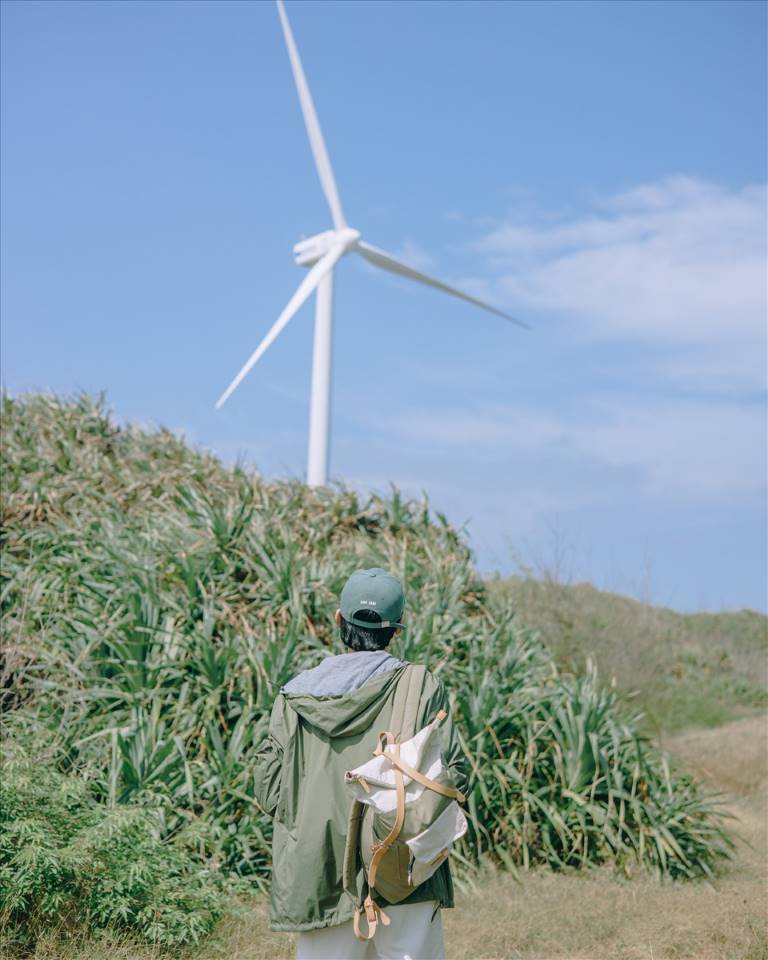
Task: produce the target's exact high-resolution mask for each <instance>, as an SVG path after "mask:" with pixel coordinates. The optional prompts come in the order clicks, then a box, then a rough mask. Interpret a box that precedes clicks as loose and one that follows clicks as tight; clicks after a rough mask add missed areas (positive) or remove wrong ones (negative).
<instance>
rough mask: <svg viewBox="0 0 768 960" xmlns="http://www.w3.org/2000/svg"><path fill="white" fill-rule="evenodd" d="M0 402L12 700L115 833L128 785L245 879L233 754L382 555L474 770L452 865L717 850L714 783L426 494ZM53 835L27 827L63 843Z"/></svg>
mask: <svg viewBox="0 0 768 960" xmlns="http://www.w3.org/2000/svg"><path fill="white" fill-rule="evenodd" d="M3 414H4V430H3V445H2V463H1V464H0V466H2V470H3V475H4V478H5V489H4V497H3V501H2V510H3V532H2V537H3V542H2V546H3V550H2V558H1V560H0V575H1V576H2V584H1V586H0V591H1V592H0V598H1V602H2V610H3V644H4V652H5V657H6V671H5V675H4V684H5V689H6V691H7V708H6V709H7V719H6V724H7V725H8V723H9V719H10V718H11V717H12V718H13V723H12V724H11V725H10V727H9V728H8V729H9V730H10V731H11V735H12V736H16V733H14V731H21V730H24V729H25V728H33V729H35V730H40V729H44V730H45V731H47V732H46V734H45V738H47V739H46V742H50V743H51V744H53V746H54V747H55V750H56V751H57V756H58V757H59V758H60V761H59V766H60V767H61V768H62V769H63V770H66V769H67V768H73V769H79V768H80V767H82V766H83V765H85V766H87V768H88V770H90V771H91V774H90V777H91V783H90V787H89V789H90V790H91V791H93V794H94V796H96V797H97V798H99V800H100V801H101V802H102V804H104V810H105V811H107V812H105V813H104V816H109V817H110V818H115V819H114V820H110V822H114V823H115V824H116V825H117V826H115V828H114V830H115V831H116V832H115V833H113V834H110V836H112V837H114V838H116V839H114V844H120V843H122V841H121V840H120V839H119V838H120V837H132V836H133V834H132V833H131V831H132V830H135V829H137V828H136V825H135V821H134V820H132V819H131V817H132V816H134V814H132V813H131V814H128V813H126V814H123V812H122V810H121V807H122V805H127V806H128V807H129V808H130V809H131V810H133V809H134V807H135V805H136V804H137V803H141V804H143V805H149V806H151V807H153V808H154V809H157V810H161V811H162V816H160V817H159V819H157V820H156V821H153V823H154V824H155V826H154V827H153V830H154V831H156V832H155V833H154V834H153V836H157V837H162V838H174V837H176V836H183V835H184V834H185V831H188V830H189V829H190V828H191V827H193V826H194V827H195V829H198V830H199V835H198V837H197V840H196V843H195V845H194V857H195V862H196V863H197V864H198V866H199V867H200V868H201V869H204V870H211V871H215V870H216V869H219V868H220V869H221V871H222V872H223V873H225V874H227V875H229V876H239V877H244V878H247V879H248V881H249V882H250V883H252V884H255V885H256V886H257V887H259V888H264V887H265V885H266V884H267V882H268V877H269V853H270V840H271V823H270V821H269V820H268V818H266V817H265V816H264V815H263V814H262V812H261V811H260V810H259V808H258V807H257V805H256V803H255V801H254V799H253V797H254V790H253V787H254V783H253V777H254V763H255V758H256V749H257V747H258V745H259V743H260V742H261V740H262V738H263V736H264V735H265V732H266V728H267V723H268V718H269V711H270V708H271V705H272V702H273V699H274V696H275V694H276V691H277V690H278V689H279V688H280V686H281V685H282V684H283V683H284V682H285V681H286V680H287V679H288V678H289V677H290V676H291V675H292V674H293V673H295V672H297V671H298V670H301V669H302V668H305V667H309V666H312V665H314V664H316V663H317V662H319V660H320V659H322V658H323V657H324V656H325V655H327V654H328V653H334V652H341V651H340V648H339V646H338V643H339V641H338V638H337V631H336V628H335V624H334V621H333V612H334V610H335V608H336V605H337V598H338V594H339V592H340V590H341V587H342V585H343V583H344V581H345V579H346V577H347V576H348V575H349V574H350V573H351V572H352V571H353V570H355V569H358V568H360V567H366V566H374V565H376V566H384V567H387V568H389V569H392V570H393V571H394V572H395V573H396V574H398V575H399V576H400V577H401V578H402V579H403V581H404V583H405V585H406V590H407V603H408V618H409V619H408V622H409V629H408V631H407V632H406V633H405V635H403V636H402V637H401V638H398V639H397V640H396V642H395V644H394V652H395V653H396V654H398V655H400V656H404V657H405V658H407V659H412V660H420V661H423V662H425V663H427V664H428V665H429V666H430V668H431V669H432V670H433V671H434V672H435V673H437V674H438V675H441V676H442V677H443V678H444V679H445V682H446V684H447V686H448V688H449V689H450V690H451V692H452V697H453V704H454V712H455V715H456V719H457V723H458V727H459V730H460V733H461V737H462V739H463V742H464V746H465V749H466V752H467V754H468V756H469V758H470V761H471V765H472V769H473V783H472V790H471V794H470V798H469V809H470V813H471V818H472V826H471V830H470V833H469V834H468V836H467V838H466V840H465V842H464V845H463V847H462V849H461V850H460V851H459V855H460V858H461V859H462V860H463V861H464V863H465V864H466V865H467V868H468V869H469V868H471V866H472V864H475V863H476V862H477V861H478V859H479V858H480V857H482V856H490V857H491V858H493V859H495V860H496V861H497V862H499V863H503V864H505V865H506V866H508V867H510V868H515V867H516V866H517V865H519V864H522V865H525V866H527V865H529V864H531V863H534V862H541V863H548V864H550V865H552V866H553V867H556V868H559V869H571V868H574V867H578V866H580V865H583V864H587V863H593V862H601V861H612V862H614V863H616V864H617V865H618V866H620V867H623V868H624V869H628V865H629V864H630V863H631V862H639V863H645V864H651V865H653V866H654V867H656V868H657V869H658V870H659V872H660V873H661V874H662V875H668V876H673V877H674V876H680V877H693V876H697V875H710V874H712V873H713V871H714V869H715V867H716V865H717V863H718V861H720V860H721V859H722V857H724V856H727V855H728V853H729V850H730V847H731V845H732V844H731V841H730V839H729V837H728V834H727V833H726V832H725V830H724V828H723V825H722V819H721V815H720V813H719V811H718V803H717V798H716V797H706V796H704V795H703V794H702V793H701V791H700V789H699V788H698V786H697V785H696V784H695V783H694V782H692V781H691V780H690V779H689V778H687V777H685V776H681V775H678V774H677V773H675V772H674V771H672V770H670V769H669V766H668V762H667V760H666V759H665V757H664V755H663V754H661V753H659V751H658V750H657V749H656V748H655V747H654V746H653V744H652V743H651V742H650V741H648V740H647V739H646V738H644V737H643V736H641V735H640V734H639V732H638V723H639V719H640V718H639V716H638V715H628V714H626V712H625V710H624V709H623V708H621V707H620V705H619V704H618V703H617V700H616V697H615V695H614V693H612V692H611V691H610V690H605V689H602V688H601V687H600V685H599V684H598V682H597V674H596V671H595V670H594V668H592V667H590V669H589V670H588V671H587V672H586V673H585V674H584V675H582V676H580V677H573V676H571V675H569V674H560V673H559V671H558V669H557V668H556V666H555V664H554V661H553V660H552V658H551V656H550V653H549V651H548V650H547V648H546V647H545V646H544V645H543V643H542V642H541V639H540V638H539V636H538V635H537V634H536V633H534V632H533V631H532V630H530V629H529V628H527V627H526V626H524V625H523V624H522V623H520V621H519V618H518V616H517V614H516V609H515V605H514V602H513V601H512V599H511V598H510V596H509V594H508V592H506V591H502V590H498V591H492V590H488V589H487V588H486V586H485V585H484V584H483V583H482V582H481V581H480V580H479V579H478V577H477V574H476V573H475V570H474V568H473V565H472V555H471V552H470V551H469V549H468V548H467V547H466V546H465V545H464V543H463V541H462V537H461V533H460V532H457V531H456V530H454V529H453V528H452V527H451V526H450V524H449V523H448V522H447V520H446V519H445V517H443V516H442V515H441V514H439V513H437V514H435V515H434V516H433V514H432V512H431V511H430V508H429V504H428V501H427V499H426V497H425V498H424V500H423V501H421V502H416V501H410V500H407V499H405V498H403V497H402V496H401V495H400V494H399V493H398V492H397V491H396V490H394V489H393V493H392V496H391V497H390V498H385V497H382V496H379V495H371V496H369V497H366V498H362V497H360V496H359V495H358V494H357V493H355V492H354V491H352V490H349V489H347V488H345V487H344V486H343V485H336V486H335V487H333V488H320V489H308V488H307V487H306V486H304V485H303V484H302V483H300V482H298V481H292V480H291V481H282V482H281V481H276V482H271V483H268V482H266V481H265V480H263V479H262V478H261V477H260V476H259V475H258V474H256V473H252V474H251V473H246V472H245V471H243V470H242V469H240V468H235V469H226V468H224V467H223V466H222V465H221V464H220V463H219V462H218V461H217V460H216V459H215V458H214V457H213V456H211V455H209V454H207V453H202V452H195V451H193V450H191V449H189V448H188V447H186V446H185V445H184V444H183V442H182V441H180V440H179V439H178V438H177V437H175V436H173V435H172V434H171V433H169V432H168V431H165V430H158V431H155V432H146V431H141V430H138V429H135V428H132V427H127V428H123V427H118V426H115V425H114V424H113V423H112V421H111V420H110V418H109V416H108V414H107V413H106V411H105V409H104V406H103V400H101V399H97V400H93V399H92V398H89V397H87V396H80V397H77V398H75V399H74V400H70V401H65V400H59V399H57V398H55V397H49V396H30V397H26V398H21V399H11V398H9V397H7V396H6V397H5V398H4V399H3ZM62 782H63V781H62ZM67 782H69V781H67ZM62 789H64V788H63V787H62ZM123 816H125V817H127V820H121V819H120V818H121V817H123ZM9 822H10V821H9ZM9 829H11V828H10V827H9ZM30 829H31V828H30ZM40 829H42V828H40V826H39V825H37V826H35V830H40ZM46 829H47V828H46ZM89 829H90V828H89ZM121 831H122V832H121ZM78 835H79V834H78ZM82 835H83V837H86V836H88V837H91V838H92V836H93V833H92V831H91V833H88V831H87V830H85V832H84V833H83V834H82ZM47 836H48V834H47V833H45V834H40V835H39V839H40V850H46V851H48V850H55V851H58V850H59V849H60V848H59V847H57V846H55V845H54V847H50V846H46V844H48V842H49V841H48V840H45V839H44V838H45V837H47ZM57 842H58V841H57ZM67 842H68V843H69V841H67ZM89 842H95V841H93V840H91V841H89ZM109 842H110V843H112V840H110V841H109ZM131 842H132V843H133V842H134V841H131ZM136 842H138V841H136ZM147 843H149V840H147ZM67 849H69V847H67ZM89 849H90V848H89ZM121 849H123V850H124V851H125V854H126V857H127V856H129V850H130V844H128V843H127V842H126V843H125V844H124V845H123V846H122V847H121ZM134 849H135V846H134ZM104 851H106V847H105V848H104ZM41 856H42V854H41ZM45 856H46V857H47V856H49V854H48V853H46V854H45ZM50 856H54V854H53V853H51V854H50ZM104 856H106V852H104ZM42 862H43V861H42V860H41V863H42ZM52 863H53V861H52ZM55 863H56V864H58V866H56V868H55V870H57V871H66V869H67V868H66V864H65V862H64V860H62V859H61V855H60V853H58V852H57V853H56V854H55ZM41 869H42V867H41ZM53 869H54V868H53V867H51V870H53ZM54 873H55V871H54ZM43 875H45V876H48V874H40V876H43ZM58 875H59V874H56V876H58ZM35 876H38V874H35ZM51 876H53V874H51ZM62 876H63V874H62ZM67 882H69V881H67ZM132 882H133V881H132ZM135 882H136V883H137V884H140V883H142V882H143V881H142V880H141V877H140V876H137V878H136V881H135ZM30 889H31V888H30ZM35 889H37V888H35ZM42 889H43V888H42V887H41V888H40V891H41V892H40V896H41V897H42V896H43V893H42ZM67 889H68V888H67ZM30 896H31V894H30ZM35 902H37V901H35ZM42 903H43V900H42V899H41V900H40V904H42ZM45 903H46V904H48V903H49V901H45ZM50 903H51V904H52V901H51V902H50ZM35 909H38V910H42V909H43V908H42V906H38V907H35ZM46 909H47V907H46ZM103 909H104V910H106V909H107V907H106V905H105V906H104V908H103ZM142 909H144V908H137V909H136V912H135V916H136V917H144V914H142V912H141V910H142ZM180 909H181V908H180ZM133 915H134V914H132V916H133ZM93 916H94V917H96V918H97V920H98V922H99V923H101V922H107V920H106V919H105V918H106V914H104V913H98V911H96V912H95V913H94V914H93ZM110 916H111V914H110ZM116 919H117V920H119V919H120V918H119V917H117V918H116ZM110 922H111V921H110ZM140 922H141V923H146V924H147V929H148V930H150V925H149V920H148V919H142V920H141V921H140ZM168 923H169V924H170V923H171V921H170V920H169V921H168ZM179 924H181V921H180V920H179ZM171 928H172V929H174V930H177V931H178V930H181V926H177V927H172V925H171V927H169V929H171ZM175 935H176V934H169V936H175ZM179 935H180V934H179Z"/></svg>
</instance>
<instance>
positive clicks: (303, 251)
mask: <svg viewBox="0 0 768 960" xmlns="http://www.w3.org/2000/svg"><path fill="white" fill-rule="evenodd" d="M359 239H360V231H359V230H353V229H352V227H343V228H342V229H341V230H324V231H323V232H322V233H317V234H315V236H314V237H307V239H306V240H299V242H298V243H297V244H295V246H294V248H293V256H294V259H295V261H296V263H297V264H298V265H299V266H300V267H312V266H314V265H315V264H316V263H317V261H318V260H321V259H322V258H323V257H324V256H325V255H326V254H327V253H329V252H330V251H331V250H332V249H333V248H334V247H338V246H341V247H343V248H344V253H346V252H347V251H348V250H353V249H354V248H355V247H356V246H357V241H358V240H359Z"/></svg>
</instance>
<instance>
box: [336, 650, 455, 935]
mask: <svg viewBox="0 0 768 960" xmlns="http://www.w3.org/2000/svg"><path fill="white" fill-rule="evenodd" d="M425 672H426V668H425V667H424V666H422V665H408V666H407V667H406V668H405V670H404V671H403V673H402V675H401V677H400V678H399V680H398V685H397V689H396V691H395V698H394V701H393V705H392V720H391V723H390V727H391V728H392V729H391V730H385V731H382V732H380V733H379V734H378V735H377V737H376V747H375V749H374V750H373V751H372V756H373V759H372V760H369V761H368V762H367V763H365V764H363V765H361V766H360V767H357V768H356V769H355V770H351V771H347V773H346V774H345V782H346V784H347V786H348V787H350V788H351V789H352V791H353V792H354V793H355V799H354V800H353V801H352V806H351V809H350V814H349V822H348V828H347V838H346V847H345V851H344V868H343V869H344V877H343V879H344V889H345V890H346V891H347V893H349V894H350V896H351V897H352V898H353V899H354V901H355V904H356V906H357V910H356V912H355V915H354V923H353V925H354V931H355V935H356V936H357V938H358V939H359V940H361V941H363V942H365V941H366V940H371V939H372V938H373V937H374V936H375V934H376V928H377V925H378V923H382V924H383V925H384V926H388V925H389V917H387V915H386V914H385V913H384V911H383V909H382V907H381V906H380V904H378V903H376V901H375V900H374V899H373V897H374V895H375V894H378V895H379V896H381V897H382V898H384V899H386V900H387V901H388V902H389V903H390V904H395V903H400V901H402V900H405V899H406V897H409V896H410V895H411V894H412V893H413V891H414V890H415V889H416V888H417V887H418V886H419V884H421V883H423V882H424V881H425V880H427V879H428V878H429V877H430V876H432V874H433V873H434V872H435V871H436V870H437V869H438V868H439V867H440V865H441V864H442V863H443V862H444V860H445V859H446V858H447V857H448V854H449V852H450V848H451V845H452V843H453V841H454V840H456V839H458V838H459V837H460V836H462V835H463V834H464V833H465V832H466V830H467V820H466V817H465V816H464V813H463V811H462V809H461V807H460V806H459V803H464V802H465V798H464V796H463V794H462V793H460V791H459V790H457V789H456V786H455V784H454V781H453V777H452V775H451V772H450V770H449V769H448V768H447V767H446V766H445V765H444V764H443V761H442V754H441V751H440V745H439V741H438V738H437V736H436V731H437V727H438V726H439V724H440V722H441V721H442V720H444V719H445V717H446V713H445V711H443V710H440V711H439V712H438V713H437V715H436V716H435V717H434V719H433V720H432V721H431V722H430V723H428V724H427V726H426V727H423V728H422V729H421V730H419V731H416V730H415V726H416V721H417V717H418V711H419V703H420V699H421V690H422V687H423V684H424V674H425ZM361 862H362V866H363V871H364V874H365V879H366V882H367V885H368V893H367V895H366V897H365V899H364V900H362V902H361V898H360V897H359V895H358V891H357V874H358V870H359V866H360V863H361ZM363 912H364V913H365V916H366V921H367V925H368V932H367V935H365V936H364V935H362V934H361V932H360V917H361V915H362V913H363Z"/></svg>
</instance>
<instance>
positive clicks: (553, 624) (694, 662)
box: [488, 577, 768, 734]
mask: <svg viewBox="0 0 768 960" xmlns="http://www.w3.org/2000/svg"><path fill="white" fill-rule="evenodd" d="M488 587H489V589H491V590H493V591H499V592H501V593H504V594H506V595H507V596H508V597H509V598H510V600H511V601H512V603H513V605H514V607H515V610H516V611H517V613H518V615H519V617H520V619H521V620H522V621H523V622H524V623H529V624H534V625H535V626H536V629H537V631H538V633H539V635H540V636H541V638H542V640H543V641H544V642H545V643H546V645H547V647H548V648H549V650H550V651H551V653H552V655H553V656H554V658H555V661H556V662H557V664H558V665H559V667H560V668H561V669H563V670H565V671H574V672H576V673H580V672H583V671H584V669H585V666H586V663H587V658H589V657H591V658H592V659H594V660H595V661H596V663H597V665H598V668H599V673H600V675H601V677H602V682H603V683H608V684H610V683H612V682H613V678H615V683H616V689H617V690H618V692H619V694H620V696H621V699H622V700H623V701H624V702H626V703H633V704H635V705H636V706H637V707H639V708H641V709H642V710H643V711H644V713H645V717H644V719H643V721H642V727H643V729H644V730H646V731H647V732H649V733H653V734H659V733H662V732H666V733H672V732H677V731H680V730H684V729H686V728H688V727H712V726H717V725H719V724H722V723H725V722H727V721H729V720H733V719H736V718H738V717H739V716H741V715H743V714H745V713H752V712H754V711H755V710H760V709H764V708H765V707H766V705H768V617H766V616H765V615H764V614H761V613H757V612H755V611H752V610H741V611H738V612H734V613H677V612H676V611H674V610H669V609H666V608H664V607H654V606H651V605H649V604H645V603H640V602H639V601H637V600H633V599H631V598H629V597H624V596H620V595H618V594H613V593H608V592H606V591H603V590H598V589H596V588H595V587H593V586H591V585H590V584H588V583H579V584H568V583H560V582H557V580H556V579H554V578H546V577H539V578H534V577H510V578H506V579H502V578H496V579H492V580H489V581H488Z"/></svg>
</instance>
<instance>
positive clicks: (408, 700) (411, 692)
mask: <svg viewBox="0 0 768 960" xmlns="http://www.w3.org/2000/svg"><path fill="white" fill-rule="evenodd" d="M426 672H427V668H426V667H425V666H424V664H422V663H409V664H408V666H407V667H406V668H405V670H403V673H402V676H401V677H400V679H399V680H398V681H397V689H396V690H395V699H394V700H393V702H392V720H391V722H390V725H389V728H390V730H391V731H392V733H394V734H395V736H396V737H398V738H399V740H400V742H401V743H402V741H403V740H409V739H410V738H411V737H412V736H413V735H414V734H415V733H416V724H417V723H418V719H419V704H420V702H421V691H422V689H423V687H424V675H425V673H426Z"/></svg>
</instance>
